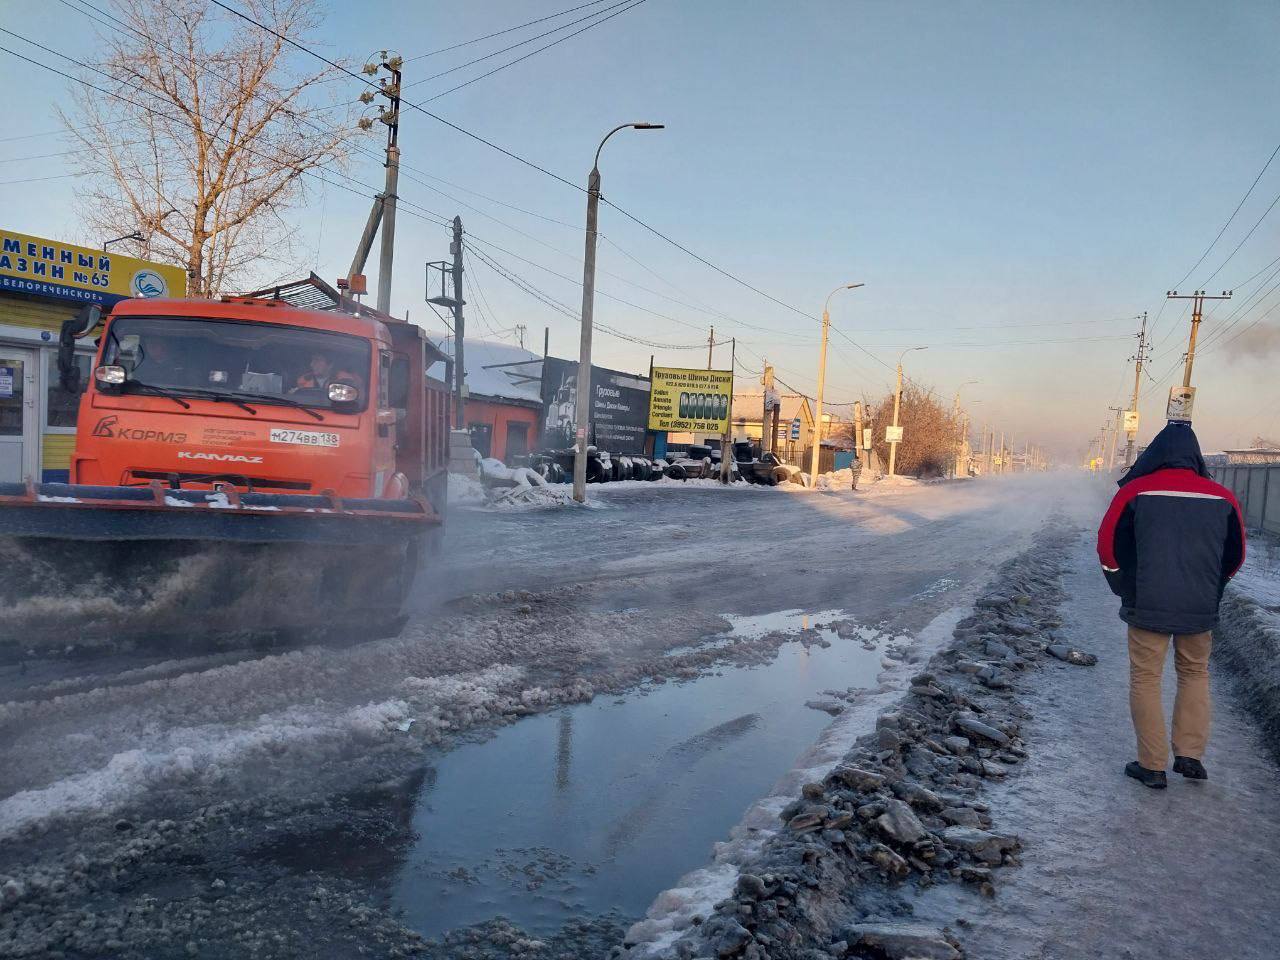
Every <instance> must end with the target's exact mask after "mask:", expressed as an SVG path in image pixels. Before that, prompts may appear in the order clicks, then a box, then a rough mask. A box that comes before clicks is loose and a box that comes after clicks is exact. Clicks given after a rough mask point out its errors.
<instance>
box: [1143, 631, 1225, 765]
mask: <svg viewBox="0 0 1280 960" xmlns="http://www.w3.org/2000/svg"><path fill="white" fill-rule="evenodd" d="M1212 644H1213V634H1212V633H1209V632H1207V631H1206V632H1205V633H1189V634H1183V635H1180V636H1175V637H1174V638H1173V647H1174V660H1173V662H1174V666H1175V668H1176V669H1177V672H1178V694H1177V697H1176V698H1175V699H1174V701H1173V752H1174V755H1175V756H1179V757H1194V758H1195V759H1196V760H1199V759H1200V758H1201V757H1202V756H1203V755H1204V747H1205V744H1206V743H1208V741H1209V718H1210V712H1211V708H1210V704H1209V649H1210V647H1211V646H1212ZM1168 654H1169V635H1168V634H1165V633H1152V632H1151V631H1150V630H1143V629H1141V628H1139V627H1134V626H1130V627H1129V711H1130V712H1131V713H1132V714H1133V730H1134V733H1136V734H1137V736H1138V763H1140V764H1142V765H1143V766H1144V767H1146V768H1147V769H1148V770H1163V769H1164V768H1165V767H1167V766H1168V765H1169V741H1168V739H1167V738H1166V737H1165V725H1164V704H1163V703H1162V701H1161V697H1160V681H1161V675H1162V674H1163V673H1164V663H1165V659H1166V657H1167V656H1168Z"/></svg>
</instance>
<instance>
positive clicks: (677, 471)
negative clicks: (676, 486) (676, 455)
mask: <svg viewBox="0 0 1280 960" xmlns="http://www.w3.org/2000/svg"><path fill="white" fill-rule="evenodd" d="M667 476H668V477H670V478H671V479H672V480H688V479H689V474H688V472H687V471H686V470H685V468H684V467H682V466H680V464H678V463H673V464H671V465H670V466H668V467H667Z"/></svg>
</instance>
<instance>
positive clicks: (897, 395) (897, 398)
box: [889, 347, 929, 477]
mask: <svg viewBox="0 0 1280 960" xmlns="http://www.w3.org/2000/svg"><path fill="white" fill-rule="evenodd" d="M928 349H929V348H928V347H907V349H905V350H903V351H902V352H901V353H900V354H898V383H897V386H896V387H894V390H893V433H894V436H897V434H898V411H899V409H900V408H901V407H902V358H903V357H905V356H906V355H907V354H908V353H910V352H911V351H913V350H928ZM897 462H898V441H897V440H890V441H889V476H891V477H892V476H894V470H895V468H896V466H897Z"/></svg>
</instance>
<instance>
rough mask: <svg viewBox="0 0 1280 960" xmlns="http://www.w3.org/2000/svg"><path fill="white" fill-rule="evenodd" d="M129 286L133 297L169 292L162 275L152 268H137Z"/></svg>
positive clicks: (153, 295)
mask: <svg viewBox="0 0 1280 960" xmlns="http://www.w3.org/2000/svg"><path fill="white" fill-rule="evenodd" d="M131 286H132V289H133V295H134V296H135V297H163V296H164V295H165V294H166V293H168V292H169V285H168V284H167V283H165V282H164V277H162V276H160V274H158V273H156V272H155V271H154V270H139V271H138V272H137V273H135V274H134V275H133V283H132V285H131Z"/></svg>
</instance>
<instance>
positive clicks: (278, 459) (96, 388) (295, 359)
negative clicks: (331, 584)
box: [71, 298, 413, 498]
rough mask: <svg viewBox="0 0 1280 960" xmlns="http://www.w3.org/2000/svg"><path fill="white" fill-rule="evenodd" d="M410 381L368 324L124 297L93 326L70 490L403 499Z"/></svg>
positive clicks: (263, 308) (319, 314)
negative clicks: (228, 490)
mask: <svg viewBox="0 0 1280 960" xmlns="http://www.w3.org/2000/svg"><path fill="white" fill-rule="evenodd" d="M410 379H411V378H410V370H409V363H408V359H407V358H405V357H404V356H403V355H402V356H401V357H400V358H399V361H398V360H397V348H396V344H395V343H394V342H393V337H392V335H391V332H390V331H389V329H388V326H387V324H385V323H383V322H381V321H380V320H378V319H375V318H372V317H368V316H360V315H351V314H348V313H339V312H331V311H319V310H306V309H300V308H298V307H295V306H291V305H290V304H288V303H285V302H283V301H279V300H269V299H258V298H227V299H225V300H223V301H208V300H160V299H151V300H125V301H122V302H121V303H119V304H117V305H116V306H115V308H114V309H113V310H112V311H111V313H110V315H109V316H108V317H107V318H106V319H105V322H104V326H103V328H102V333H101V336H100V339H99V343H98V351H97V355H96V357H95V362H94V367H93V370H92V373H91V375H90V377H89V383H88V386H87V389H86V392H85V395H84V397H83V398H82V400H81V404H80V411H79V418H78V423H77V430H76V449H75V453H74V454H73V456H72V460H71V482H72V483H73V484H89V485H98V486H134V485H147V484H150V483H151V482H152V481H155V480H159V481H161V482H162V483H164V484H166V485H167V486H170V487H181V488H187V489H210V488H213V487H214V486H215V485H217V486H218V487H219V488H222V487H224V486H227V485H230V486H231V487H234V488H237V489H240V490H246V491H249V492H263V493H299V494H308V493H311V494H318V493H321V492H329V493H331V494H334V495H337V496H339V497H361V498H369V497H372V498H381V497H391V498H397V497H405V496H408V495H409V494H410V492H411V480H410V476H411V474H412V472H413V471H412V470H410V469H406V468H405V466H404V465H403V464H400V463H398V455H399V454H402V453H408V452H409V450H408V448H409V447H411V446H412V444H407V443H406V442H405V441H406V439H407V438H406V437H405V436H404V433H405V430H406V419H407V417H408V413H409V407H410V404H411V399H410V397H409V387H410V383H409V382H410Z"/></svg>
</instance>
